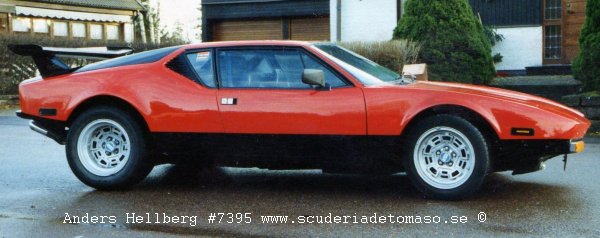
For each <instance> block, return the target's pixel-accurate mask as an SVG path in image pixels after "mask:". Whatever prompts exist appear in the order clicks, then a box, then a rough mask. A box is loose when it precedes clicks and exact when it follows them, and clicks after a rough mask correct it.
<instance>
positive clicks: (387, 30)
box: [329, 0, 398, 41]
mask: <svg viewBox="0 0 600 238" xmlns="http://www.w3.org/2000/svg"><path fill="white" fill-rule="evenodd" d="M396 2H397V1H396V0H342V1H341V3H342V4H341V15H342V17H341V20H342V21H341V41H386V40H390V39H392V34H393V31H394V28H395V27H396V24H397V22H396V21H397V19H398V18H397V16H396V11H397V10H396V9H397V8H396ZM329 4H330V9H331V10H330V12H331V15H330V21H331V41H337V39H338V37H337V17H338V16H337V12H338V11H337V7H338V6H337V0H330V2H329Z"/></svg>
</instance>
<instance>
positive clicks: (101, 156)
mask: <svg viewBox="0 0 600 238" xmlns="http://www.w3.org/2000/svg"><path fill="white" fill-rule="evenodd" d="M146 144H147V141H146V136H145V133H144V130H143V129H142V128H141V127H140V125H139V123H138V122H137V121H136V120H135V119H134V118H133V117H132V116H130V115H129V114H127V113H126V112H125V111H122V110H120V109H117V108H111V107H105V106H100V107H96V108H92V109H89V110H87V111H85V112H83V113H82V114H81V115H79V116H78V117H77V118H76V119H75V120H74V121H73V123H72V124H71V127H70V128H69V134H68V136H67V144H66V147H65V148H66V152H67V160H68V162H69V166H70V167H71V170H72V171H73V173H74V174H75V176H77V178H78V179H79V180H81V181H82V182H83V183H85V184H86V185H88V186H91V187H94V188H98V189H121V188H126V187H129V186H131V185H133V184H136V183H138V182H139V181H141V180H142V179H144V178H145V177H146V176H147V175H148V173H149V172H150V170H151V169H152V163H150V161H149V160H148V158H147V154H148V153H147V152H146Z"/></svg>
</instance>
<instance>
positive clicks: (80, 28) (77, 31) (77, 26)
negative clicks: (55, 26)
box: [71, 22, 87, 38]
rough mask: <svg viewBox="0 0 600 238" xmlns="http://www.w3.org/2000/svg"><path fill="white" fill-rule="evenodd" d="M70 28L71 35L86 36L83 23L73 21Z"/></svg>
mask: <svg viewBox="0 0 600 238" xmlns="http://www.w3.org/2000/svg"><path fill="white" fill-rule="evenodd" d="M71 28H72V31H73V37H80V38H84V37H85V36H86V33H87V31H86V29H85V23H81V22H73V24H71Z"/></svg>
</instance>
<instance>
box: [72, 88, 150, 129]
mask: <svg viewBox="0 0 600 238" xmlns="http://www.w3.org/2000/svg"><path fill="white" fill-rule="evenodd" d="M97 105H106V106H112V107H116V108H119V109H121V110H124V111H126V112H128V113H130V115H132V116H133V117H134V118H135V120H136V121H137V122H138V123H139V125H141V126H142V128H143V129H144V130H146V131H147V132H149V130H150V129H149V126H148V123H147V122H146V120H145V119H144V117H143V116H142V113H141V112H140V111H139V110H138V109H137V108H135V107H134V106H133V105H132V104H131V103H129V102H128V101H126V100H124V99H122V98H119V97H116V96H111V95H97V96H93V97H90V98H87V99H85V100H83V101H82V102H81V103H79V104H78V105H77V106H76V107H75V109H73V111H72V112H71V113H70V114H69V117H68V119H67V122H66V125H67V126H70V125H71V124H72V123H73V121H74V120H75V118H77V117H78V116H79V115H81V113H83V112H84V111H86V110H87V109H89V108H91V107H93V106H97Z"/></svg>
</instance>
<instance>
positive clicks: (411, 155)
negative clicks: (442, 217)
mask: <svg viewBox="0 0 600 238" xmlns="http://www.w3.org/2000/svg"><path fill="white" fill-rule="evenodd" d="M403 162H404V166H405V168H406V170H407V171H406V172H407V175H408V176H409V178H410V180H411V182H412V183H413V184H414V186H415V187H416V188H417V189H419V190H420V191H421V192H423V193H424V194H425V195H426V196H428V197H432V198H437V199H460V198H464V197H466V196H469V195H471V194H472V193H474V192H475V191H477V190H478V189H479V187H481V184H482V183H483V181H484V179H485V177H486V175H487V173H488V169H489V166H490V156H489V151H488V146H487V142H486V139H485V137H484V136H483V135H482V134H481V132H480V131H479V130H478V129H477V128H476V127H475V126H473V124H471V123H470V122H468V121H467V120H465V119H463V118H461V117H458V116H454V115H436V116H432V117H429V118H426V119H424V120H422V121H420V122H419V123H417V124H416V125H415V126H414V127H413V128H412V129H411V130H409V131H408V136H407V147H406V157H405V159H404V161H403Z"/></svg>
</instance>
